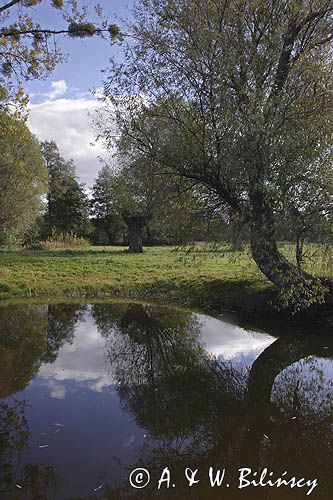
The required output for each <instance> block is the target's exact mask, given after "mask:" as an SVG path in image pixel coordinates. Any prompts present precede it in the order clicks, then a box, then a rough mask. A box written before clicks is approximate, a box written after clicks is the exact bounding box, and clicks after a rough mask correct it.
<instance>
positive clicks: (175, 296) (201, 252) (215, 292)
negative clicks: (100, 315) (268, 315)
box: [0, 244, 332, 310]
mask: <svg viewBox="0 0 333 500" xmlns="http://www.w3.org/2000/svg"><path fill="white" fill-rule="evenodd" d="M282 251H283V252H284V253H285V254H286V255H288V256H289V257H290V258H292V253H293V248H292V247H291V245H282ZM305 262H306V265H305V267H306V268H307V269H308V270H310V271H311V272H313V273H315V274H318V275H324V274H325V275H327V274H332V266H331V257H330V256H329V255H328V253H327V251H325V249H324V248H323V247H320V246H318V245H317V246H316V245H313V246H309V247H308V249H307V258H306V261H305ZM274 293H275V290H274V287H273V286H272V285H271V284H270V283H269V282H268V281H267V280H266V278H265V277H264V276H263V275H262V273H261V272H260V271H259V270H258V268H257V267H256V265H255V263H254V262H253V260H252V258H251V256H250V251H249V249H248V248H245V249H244V250H243V251H240V252H235V251H231V249H230V247H229V246H228V245H219V246H215V247H212V246H211V245H208V244H198V245H195V247H194V248H192V249H191V250H190V251H188V249H184V248H182V249H175V248H173V247H152V248H146V249H145V252H144V253H143V254H139V255H132V254H128V253H127V252H126V248H122V247H83V248H81V247H80V248H64V249H61V248H59V249H45V250H38V251H37V250H35V251H28V250H21V249H16V250H15V249H12V250H6V249H2V250H0V299H2V300H4V299H13V298H27V297H29V298H31V297H41V296H48V297H64V296H65V297H75V298H81V297H82V298H85V297H89V298H94V297H98V298H101V297H105V298H125V297H126V298H133V299H150V300H157V301H169V302H177V303H179V304H182V305H193V306H199V307H211V308H215V309H220V308H228V309H244V310H257V309H262V308H263V307H264V306H265V304H267V302H269V301H270V300H271V299H272V298H273V297H274Z"/></svg>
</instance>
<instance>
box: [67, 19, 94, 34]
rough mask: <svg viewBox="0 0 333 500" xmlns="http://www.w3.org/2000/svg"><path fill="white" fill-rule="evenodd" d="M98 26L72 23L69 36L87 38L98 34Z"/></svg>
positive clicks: (69, 27)
mask: <svg viewBox="0 0 333 500" xmlns="http://www.w3.org/2000/svg"><path fill="white" fill-rule="evenodd" d="M96 29H97V28H96V26H95V25H94V24H93V23H74V22H72V23H70V24H69V26H68V34H69V36H70V37H72V38H87V37H92V36H94V35H95V34H96Z"/></svg>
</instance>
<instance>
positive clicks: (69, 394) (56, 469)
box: [0, 304, 333, 500]
mask: <svg viewBox="0 0 333 500" xmlns="http://www.w3.org/2000/svg"><path fill="white" fill-rule="evenodd" d="M332 355H333V341H330V340H327V339H320V338H319V337H318V336H313V337H311V336H308V337H305V338H303V339H302V338H300V337H292V338H290V337H286V336H283V337H281V338H279V339H275V338H274V337H272V336H270V335H268V334H261V333H260V334H259V333H255V332H249V331H245V330H243V329H241V328H239V327H238V326H237V325H235V324H231V323H230V322H225V321H221V320H218V319H214V318H210V317H206V316H203V315H199V314H194V313H191V312H188V311H183V310H178V309H168V308H165V307H161V306H151V305H142V304H111V305H110V304H94V305H92V306H78V305H73V304H65V305H48V306H32V305H30V306H6V307H1V309H0V495H1V498H5V499H7V498H8V499H10V500H11V499H16V498H20V499H22V498H24V499H30V498H32V499H51V498H52V499H53V498H56V499H58V498H59V499H66V500H67V499H70V498H72V499H74V498H84V499H90V498H116V499H121V498H140V499H141V498H170V499H171V498H172V499H174V498H181V499H184V498H205V499H206V498H221V495H222V494H223V498H228V499H234V498H244V499H247V498H248V499H252V498H253V499H256V500H257V499H260V498H273V499H275V498H276V499H279V500H280V499H281V498H282V499H289V498H290V499H298V498H305V495H306V492H305V491H304V490H298V491H296V490H291V489H283V490H281V489H280V490H276V489H275V490H274V489H270V490H269V491H268V490H267V489H265V488H261V489H258V488H256V489H253V490H250V489H247V490H246V491H240V490H238V489H237V488H236V486H237V484H238V483H237V480H236V477H237V475H238V468H239V467H252V468H253V469H255V470H259V469H260V468H263V467H268V468H269V470H272V471H275V472H276V474H277V475H278V474H281V473H282V472H283V471H285V470H288V471H289V472H290V474H292V475H293V474H295V475H297V476H300V477H309V478H314V477H316V478H318V480H319V484H320V486H319V487H318V488H317V489H316V490H315V492H314V493H313V495H312V496H313V497H314V498H322V499H327V498H330V496H331V490H332V486H333V485H332V479H331V476H332V475H331V470H332V456H333V455H332V436H333V417H332V409H333V408H332V405H333V403H332V393H333V386H332V383H333V363H332V360H331V358H332ZM139 465H141V466H144V467H146V468H147V469H149V470H150V472H151V475H152V483H151V485H150V487H148V488H147V489H145V490H144V491H143V490H134V489H133V488H131V487H129V485H128V473H129V471H130V470H131V469H133V468H134V467H137V466H139ZM166 466H168V467H170V468H171V469H172V474H173V482H174V483H176V485H177V487H176V488H175V489H174V490H172V491H170V490H167V489H165V488H164V489H163V490H161V491H157V489H156V488H157V481H158V479H159V477H160V474H161V472H162V470H163V468H164V467H166ZM209 466H213V467H217V468H224V467H226V468H227V470H228V474H229V480H230V484H231V487H230V488H229V489H226V487H223V491H222V490H221V489H215V490H214V489H212V488H211V487H210V485H209V482H208V475H207V469H208V467H209ZM186 467H191V468H192V469H196V468H198V469H199V470H200V471H202V473H203V477H202V478H201V479H202V480H201V481H200V483H199V484H197V485H195V487H192V488H191V489H189V487H188V483H187V482H186V480H185V478H184V469H185V468H186ZM94 490H96V491H94Z"/></svg>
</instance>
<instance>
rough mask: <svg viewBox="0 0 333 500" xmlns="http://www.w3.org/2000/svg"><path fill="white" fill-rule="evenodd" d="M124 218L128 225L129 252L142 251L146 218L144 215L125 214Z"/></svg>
mask: <svg viewBox="0 0 333 500" xmlns="http://www.w3.org/2000/svg"><path fill="white" fill-rule="evenodd" d="M123 219H124V221H125V223H126V225H127V227H128V251H129V253H142V252H143V246H142V230H143V228H144V226H145V225H146V218H145V217H144V216H142V215H126V214H123Z"/></svg>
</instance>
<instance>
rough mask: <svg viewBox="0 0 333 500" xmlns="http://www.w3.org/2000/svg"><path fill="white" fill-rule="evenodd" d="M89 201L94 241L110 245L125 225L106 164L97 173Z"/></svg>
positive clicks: (111, 175)
mask: <svg viewBox="0 0 333 500" xmlns="http://www.w3.org/2000/svg"><path fill="white" fill-rule="evenodd" d="M90 203H91V215H92V217H93V219H92V223H93V226H94V232H93V235H92V239H93V241H94V243H96V244H102V245H103V244H104V245H112V244H113V243H115V242H116V241H117V239H118V238H119V236H120V234H121V233H122V232H123V230H124V229H125V225H124V221H123V220H122V217H121V214H120V213H119V210H118V207H117V205H116V180H115V175H114V173H113V171H112V169H111V168H110V167H109V166H107V165H106V166H104V167H103V168H102V169H101V170H100V172H99V173H98V176H97V179H96V182H95V184H94V186H93V191H92V197H91V200H90Z"/></svg>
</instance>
